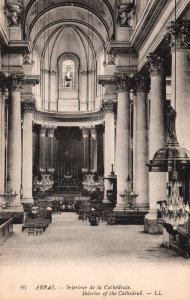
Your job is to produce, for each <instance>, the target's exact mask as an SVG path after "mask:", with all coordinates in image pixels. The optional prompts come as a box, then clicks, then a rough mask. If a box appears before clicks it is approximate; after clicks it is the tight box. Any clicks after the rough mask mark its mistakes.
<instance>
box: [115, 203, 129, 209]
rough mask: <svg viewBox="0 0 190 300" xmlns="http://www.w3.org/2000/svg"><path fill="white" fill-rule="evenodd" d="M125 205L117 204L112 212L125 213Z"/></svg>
mask: <svg viewBox="0 0 190 300" xmlns="http://www.w3.org/2000/svg"><path fill="white" fill-rule="evenodd" d="M125 207H126V203H117V204H116V207H115V208H114V211H125Z"/></svg>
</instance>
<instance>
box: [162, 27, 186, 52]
mask: <svg viewBox="0 0 190 300" xmlns="http://www.w3.org/2000/svg"><path fill="white" fill-rule="evenodd" d="M165 39H166V40H167V41H168V42H169V45H170V47H171V50H172V51H174V50H175V49H190V21H172V22H171V23H170V24H169V25H168V27H167V31H166V35H165Z"/></svg>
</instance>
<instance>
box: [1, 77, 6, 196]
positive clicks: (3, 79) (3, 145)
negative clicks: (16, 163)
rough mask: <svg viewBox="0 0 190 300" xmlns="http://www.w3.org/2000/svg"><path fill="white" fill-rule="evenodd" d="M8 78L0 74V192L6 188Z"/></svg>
mask: <svg viewBox="0 0 190 300" xmlns="http://www.w3.org/2000/svg"><path fill="white" fill-rule="evenodd" d="M5 81H6V76H5V75H4V74H3V73H2V72H0V192H2V193H4V188H5V99H4V96H3V88H4V86H5Z"/></svg>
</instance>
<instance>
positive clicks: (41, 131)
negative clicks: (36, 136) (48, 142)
mask: <svg viewBox="0 0 190 300" xmlns="http://www.w3.org/2000/svg"><path fill="white" fill-rule="evenodd" d="M46 129H47V127H46V126H45V125H43V126H42V127H41V128H40V136H42V137H45V136H46Z"/></svg>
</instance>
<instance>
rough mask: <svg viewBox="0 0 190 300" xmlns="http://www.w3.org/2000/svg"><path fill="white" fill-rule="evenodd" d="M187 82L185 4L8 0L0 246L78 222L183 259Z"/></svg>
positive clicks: (2, 66) (4, 4)
mask: <svg viewBox="0 0 190 300" xmlns="http://www.w3.org/2000/svg"><path fill="white" fill-rule="evenodd" d="M189 83H190V1H189V0H117V1H116V0H74V1H70V0H46V1H43V0H14V1H13V0H1V2H0V221H1V225H0V239H1V240H5V239H7V237H9V236H10V238H9V240H8V241H7V242H6V243H5V245H6V244H8V242H9V241H10V240H11V238H12V237H11V233H12V231H14V226H16V227H15V228H18V227H17V226H20V227H19V228H20V230H22V233H21V234H25V233H26V232H27V233H28V236H30V235H34V236H36V235H43V234H44V231H45V230H46V228H47V227H48V225H49V223H51V221H52V224H51V225H50V226H52V228H53V226H54V217H55V218H61V216H62V215H63V216H64V215H65V216H66V218H68V216H71V218H72V217H73V215H75V214H77V217H78V219H79V220H78V221H77V222H78V223H81V222H82V221H87V223H85V224H88V226H97V227H98V226H100V223H101V222H105V223H106V224H107V225H113V226H112V227H111V226H110V227H109V226H108V227H105V228H104V230H107V231H109V228H114V226H117V225H120V226H119V228H121V230H125V229H126V231H127V232H128V231H130V228H133V227H132V226H133V225H139V226H141V227H142V228H143V231H144V232H145V233H147V234H150V235H152V236H153V235H154V234H155V235H157V236H158V235H160V236H162V237H163V246H164V247H166V248H172V249H175V251H177V253H179V254H180V255H182V256H184V257H186V258H188V257H189V256H190V221H189V213H190V208H189V204H190V152H189V151H190V130H189V116H190V103H189V101H190V84H189ZM83 224H84V223H83ZM86 226H87V225H86ZM115 228H116V227H115ZM48 230H49V228H48V229H47V232H48ZM111 230H114V229H111ZM150 235H147V236H150ZM168 251H169V250H168Z"/></svg>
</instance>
